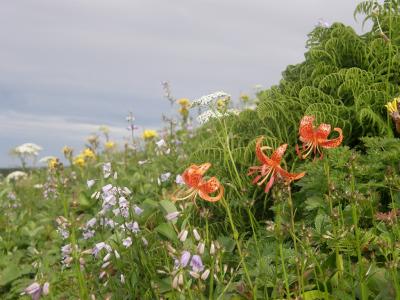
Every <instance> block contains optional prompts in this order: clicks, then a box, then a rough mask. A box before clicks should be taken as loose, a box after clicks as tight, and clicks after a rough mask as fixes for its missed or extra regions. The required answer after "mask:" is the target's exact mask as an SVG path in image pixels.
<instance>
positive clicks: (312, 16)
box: [0, 0, 361, 167]
mask: <svg viewBox="0 0 400 300" xmlns="http://www.w3.org/2000/svg"><path fill="white" fill-rule="evenodd" d="M356 3H357V1H351V0H291V1H289V0H275V1H270V0H259V1H257V0H181V1H178V0H168V1H166V0H143V1H138V0H12V1H1V2H0V43H1V47H0V104H1V107H0V167H4V166H12V165H15V164H16V163H17V161H16V160H15V159H13V158H11V157H10V156H9V154H8V152H9V150H10V149H11V148H13V147H15V146H17V145H19V144H22V143H25V142H34V143H37V144H39V145H41V146H43V148H44V151H43V152H42V154H41V156H44V155H56V156H60V155H61V153H60V149H61V148H62V147H63V146H64V145H71V146H73V147H76V148H80V147H81V146H82V145H83V143H84V139H85V137H86V136H88V135H89V134H90V133H91V132H93V131H95V130H96V129H97V128H98V126H99V125H102V124H106V125H109V126H110V127H111V135H112V136H114V137H115V138H116V139H121V138H122V136H124V135H127V131H126V129H125V126H126V124H125V123H126V121H125V116H126V115H127V114H128V112H129V111H132V112H133V113H134V115H135V117H136V119H137V122H138V125H140V126H142V127H143V128H157V127H159V126H160V124H161V114H162V113H163V112H168V111H169V110H170V108H169V104H168V102H167V101H166V100H165V99H163V91H162V87H161V84H160V83H161V82H162V81H164V80H168V81H169V82H170V84H171V86H172V92H173V94H174V96H175V97H178V98H179V97H187V98H190V99H194V98H197V97H200V96H202V95H204V94H207V93H210V92H214V91H217V90H224V91H226V92H228V93H231V94H232V95H234V96H237V95H239V94H240V92H251V91H252V88H253V86H254V85H256V84H261V85H262V86H264V87H268V86H270V85H272V84H276V83H277V82H278V81H279V79H280V77H281V72H282V71H283V70H284V69H285V67H286V66H287V65H288V64H294V63H298V62H301V61H302V60H303V58H304V51H305V47H304V46H305V41H306V35H307V33H308V32H310V31H311V30H312V29H313V27H314V26H315V24H316V23H317V21H318V19H319V18H323V19H325V20H327V21H328V22H331V23H332V22H335V21H339V22H343V23H345V24H348V25H352V26H355V27H356V28H357V31H358V32H361V31H360V27H361V25H360V23H356V22H355V21H354V20H353V10H354V7H355V5H356Z"/></svg>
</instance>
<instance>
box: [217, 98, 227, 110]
mask: <svg viewBox="0 0 400 300" xmlns="http://www.w3.org/2000/svg"><path fill="white" fill-rule="evenodd" d="M226 105H227V101H226V99H218V100H217V107H218V109H219V110H224V109H225V108H226Z"/></svg>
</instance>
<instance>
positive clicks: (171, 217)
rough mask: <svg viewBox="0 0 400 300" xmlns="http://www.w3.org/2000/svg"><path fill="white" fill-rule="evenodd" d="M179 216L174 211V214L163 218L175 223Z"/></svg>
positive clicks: (178, 213) (177, 212)
mask: <svg viewBox="0 0 400 300" xmlns="http://www.w3.org/2000/svg"><path fill="white" fill-rule="evenodd" d="M180 214H181V213H180V212H179V211H174V212H171V213H169V214H167V215H166V216H165V218H166V219H167V221H175V220H176V219H178V217H179V215H180Z"/></svg>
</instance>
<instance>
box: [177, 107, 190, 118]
mask: <svg viewBox="0 0 400 300" xmlns="http://www.w3.org/2000/svg"><path fill="white" fill-rule="evenodd" d="M179 113H180V114H181V116H182V117H184V118H187V116H188V115H189V110H188V109H187V108H186V107H181V108H180V109H179Z"/></svg>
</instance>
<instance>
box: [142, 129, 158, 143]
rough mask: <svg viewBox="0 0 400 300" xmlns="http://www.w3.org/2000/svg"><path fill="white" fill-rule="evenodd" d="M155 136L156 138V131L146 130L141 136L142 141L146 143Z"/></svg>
mask: <svg viewBox="0 0 400 300" xmlns="http://www.w3.org/2000/svg"><path fill="white" fill-rule="evenodd" d="M157 136H158V134H157V131H155V130H152V129H146V130H144V131H143V134H142V137H143V139H144V140H146V141H147V140H151V139H152V138H155V137H157Z"/></svg>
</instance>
